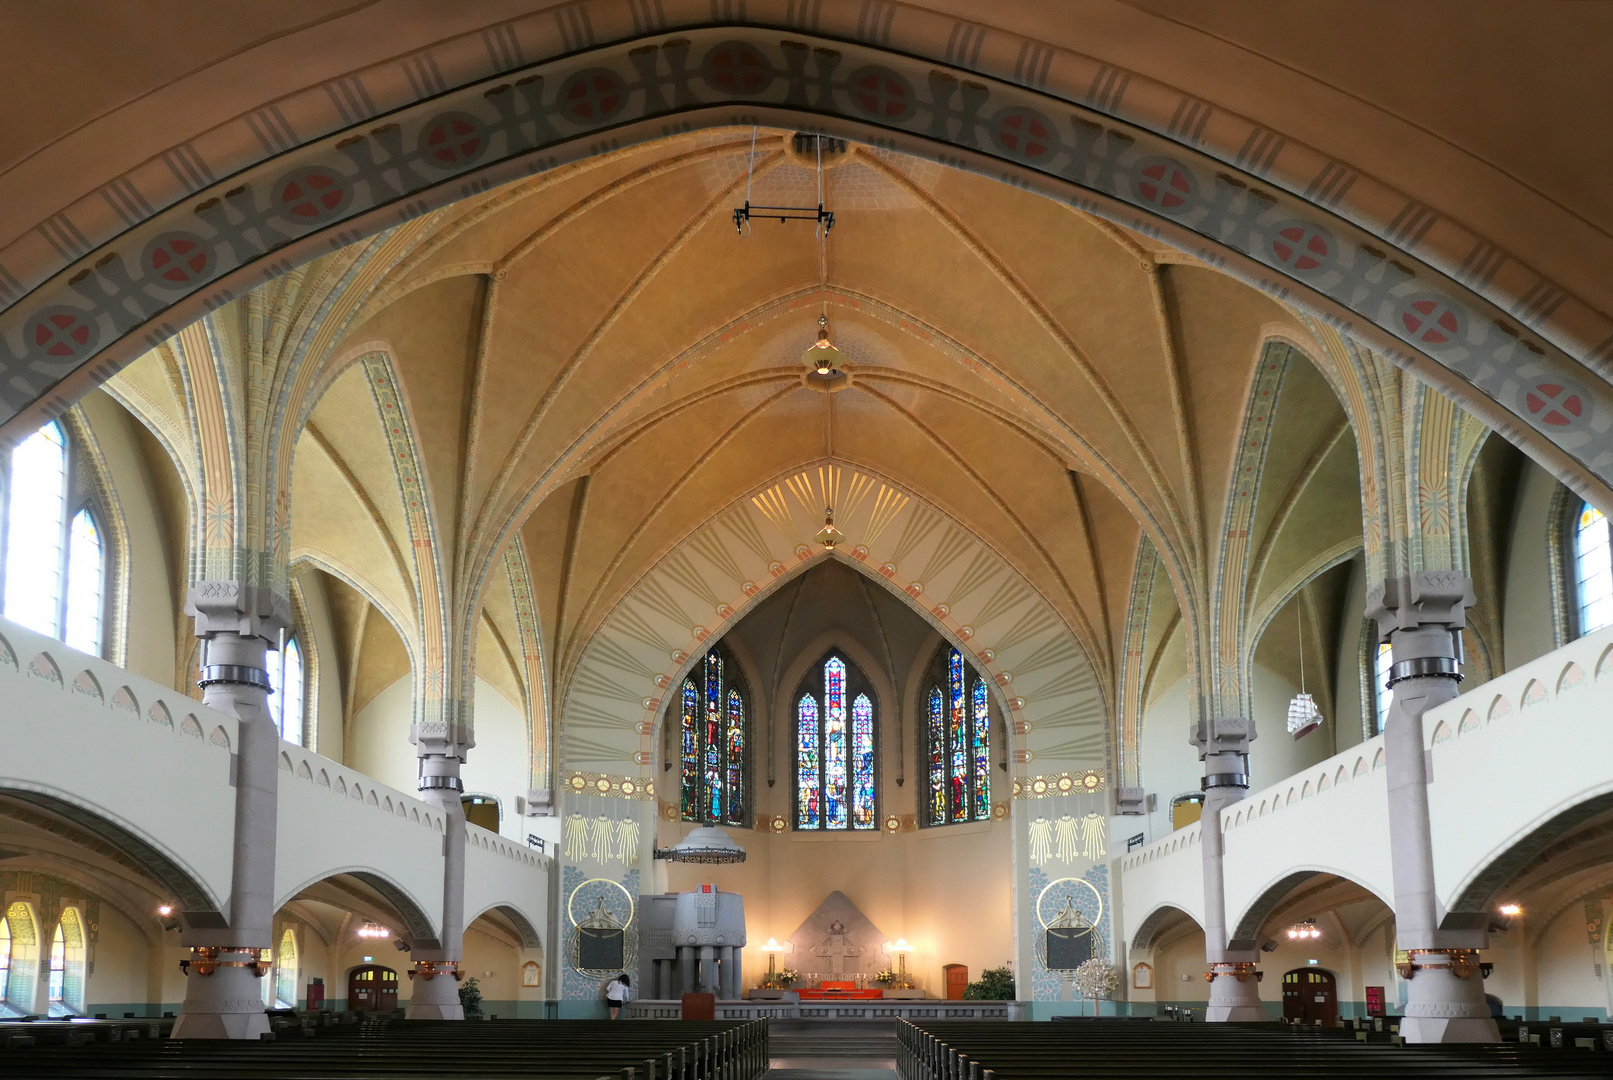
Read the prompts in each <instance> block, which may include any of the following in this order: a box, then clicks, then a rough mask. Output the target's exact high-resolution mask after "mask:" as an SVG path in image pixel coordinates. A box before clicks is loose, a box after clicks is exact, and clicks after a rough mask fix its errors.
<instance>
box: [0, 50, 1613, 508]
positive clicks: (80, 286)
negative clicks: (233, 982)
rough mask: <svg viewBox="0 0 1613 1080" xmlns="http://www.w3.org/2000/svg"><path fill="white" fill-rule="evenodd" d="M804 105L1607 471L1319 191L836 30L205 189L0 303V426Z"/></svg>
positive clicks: (1604, 418) (519, 96)
mask: <svg viewBox="0 0 1613 1080" xmlns="http://www.w3.org/2000/svg"><path fill="white" fill-rule="evenodd" d="M674 118H681V122H678V121H677V120H675V119H674ZM802 121H804V122H807V123H808V124H809V126H820V127H825V128H828V127H834V128H836V129H838V130H842V131H844V132H845V133H847V134H851V135H853V136H854V137H863V138H867V139H868V140H869V141H872V142H875V143H877V144H880V145H885V146H889V147H891V148H894V149H899V150H902V151H905V152H911V153H918V154H928V155H931V156H934V155H936V153H937V148H938V147H939V148H946V151H944V152H942V153H940V155H939V156H941V157H942V159H943V160H945V161H947V162H948V163H950V164H954V165H960V166H968V165H970V164H984V163H985V162H991V161H994V162H996V163H998V166H999V170H1000V171H999V175H1000V177H1001V178H1002V179H1004V180H1007V181H1008V182H1012V183H1026V184H1035V185H1037V186H1044V185H1046V186H1048V187H1049V189H1050V190H1053V191H1060V192H1069V191H1071V190H1074V191H1078V192H1081V194H1080V195H1078V196H1076V197H1074V198H1072V199H1071V201H1072V203H1074V205H1076V206H1078V207H1079V208H1081V209H1083V210H1087V211H1090V212H1093V213H1097V214H1100V215H1103V216H1107V217H1111V218H1114V219H1116V220H1118V221H1120V222H1121V223H1122V224H1125V225H1127V226H1129V227H1132V228H1138V229H1141V230H1142V231H1144V232H1148V233H1150V234H1153V235H1157V236H1160V237H1161V238H1163V239H1167V240H1169V241H1170V242H1173V243H1176V244H1178V245H1179V246H1183V247H1186V248H1188V249H1190V250H1192V251H1193V253H1194V254H1196V255H1199V256H1200V257H1202V258H1204V259H1206V260H1207V261H1209V262H1210V263H1212V264H1213V265H1216V266H1218V267H1220V268H1222V269H1226V270H1231V271H1234V272H1236V273H1238V274H1239V275H1240V276H1242V277H1245V278H1246V279H1248V280H1249V281H1250V283H1251V284H1253V285H1255V286H1257V287H1259V288H1261V289H1263V290H1265V291H1267V292H1272V293H1275V294H1276V295H1278V296H1279V297H1282V298H1284V299H1289V300H1294V299H1295V298H1296V292H1297V294H1298V295H1300V296H1304V297H1307V298H1309V300H1310V301H1311V302H1312V306H1315V307H1316V308H1317V309H1318V310H1320V311H1321V312H1323V314H1324V315H1325V316H1326V317H1328V318H1330V319H1332V320H1333V321H1335V322H1336V323H1338V324H1339V325H1341V326H1342V327H1344V328H1346V329H1349V330H1351V331H1354V332H1365V333H1367V334H1368V335H1369V336H1371V337H1373V338H1374V339H1375V340H1376V341H1377V342H1378V343H1380V344H1385V345H1386V347H1387V351H1388V353H1389V354H1390V355H1391V357H1393V358H1394V359H1396V360H1397V361H1398V362H1401V363H1405V364H1413V365H1417V366H1419V367H1420V369H1421V370H1423V371H1424V373H1425V374H1427V375H1430V376H1431V377H1433V378H1435V379H1437V380H1438V381H1440V383H1441V385H1442V386H1443V388H1444V389H1446V390H1447V392H1450V393H1452V394H1454V395H1456V396H1457V397H1458V398H1459V399H1460V400H1462V401H1463V403H1464V404H1466V405H1468V406H1469V407H1470V408H1471V409H1473V410H1474V411H1476V412H1478V413H1479V414H1480V415H1481V416H1483V417H1484V418H1485V419H1486V420H1488V421H1489V422H1490V423H1491V424H1492V426H1496V427H1507V426H1510V425H1507V424H1506V423H1505V417H1506V415H1510V416H1511V417H1515V418H1517V419H1518V420H1520V421H1522V422H1523V423H1525V424H1526V425H1528V427H1529V428H1530V429H1532V430H1533V431H1534V432H1536V433H1538V435H1539V436H1540V437H1541V438H1542V439H1544V440H1545V441H1544V443H1540V444H1537V449H1539V450H1541V451H1543V452H1546V453H1549V454H1550V456H1552V457H1553V458H1554V459H1555V460H1557V461H1558V462H1559V464H1561V465H1562V466H1563V467H1564V471H1566V472H1568V473H1571V474H1574V475H1573V478H1574V479H1575V480H1578V481H1583V480H1584V479H1585V478H1587V477H1595V478H1596V479H1598V480H1600V481H1602V482H1603V483H1604V484H1605V483H1607V482H1608V481H1610V480H1613V409H1610V407H1609V403H1608V401H1607V400H1606V395H1604V394H1602V393H1601V392H1600V391H1601V388H1600V387H1597V388H1596V392H1594V393H1593V392H1592V390H1591V389H1589V388H1588V387H1587V386H1586V385H1585V383H1584V382H1583V381H1582V379H1584V378H1586V377H1587V376H1586V371H1585V369H1584V368H1583V367H1582V366H1581V365H1580V364H1579V363H1578V362H1577V361H1576V360H1575V359H1574V358H1573V357H1571V356H1569V355H1568V354H1567V353H1565V352H1564V351H1562V350H1561V349H1559V348H1558V347H1556V346H1555V345H1553V344H1551V343H1549V342H1547V341H1544V340H1541V339H1538V338H1537V337H1535V336H1534V335H1532V334H1529V333H1526V332H1525V331H1524V330H1523V329H1522V328H1520V327H1517V326H1515V325H1513V320H1511V319H1510V318H1509V317H1508V316H1507V315H1506V313H1505V312H1503V311H1502V310H1501V309H1500V308H1498V307H1496V306H1495V305H1493V304H1491V303H1490V302H1489V301H1487V300H1485V299H1483V298H1482V297H1480V296H1479V295H1478V294H1476V293H1474V292H1472V291H1471V290H1469V289H1467V288H1466V287H1465V286H1463V285H1461V284H1460V283H1459V282H1458V281H1456V280H1455V279H1454V278H1452V277H1449V276H1446V275H1444V274H1441V273H1439V272H1438V271H1435V270H1434V269H1432V268H1430V267H1428V266H1426V265H1422V264H1419V263H1417V261H1416V260H1415V258H1414V257H1412V256H1410V255H1407V254H1405V253H1404V252H1403V251H1399V250H1396V249H1395V248H1394V247H1393V245H1391V244H1389V243H1387V242H1386V241H1384V240H1382V239H1381V238H1379V237H1377V236H1374V235H1373V234H1371V233H1368V232H1366V231H1364V230H1362V229H1360V228H1358V227H1357V226H1355V225H1353V224H1352V223H1350V222H1349V221H1346V220H1345V219H1344V218H1343V217H1341V216H1339V215H1337V214H1334V213H1332V212H1331V211H1329V210H1327V209H1325V208H1324V207H1323V206H1321V205H1319V204H1317V203H1315V202H1311V201H1308V200H1306V199H1304V198H1301V197H1299V196H1296V195H1293V194H1290V193H1287V192H1284V191H1282V190H1280V189H1278V188H1276V187H1275V186H1273V185H1270V184H1267V183H1265V182H1263V181H1262V180H1260V179H1259V178H1257V177H1255V176H1253V175H1251V174H1246V173H1239V172H1237V171H1236V170H1235V169H1233V168H1231V167H1229V166H1228V165H1226V164H1225V163H1223V162H1220V161H1217V160H1215V159H1212V158H1210V157H1208V156H1206V155H1203V154H1200V153H1198V152H1197V151H1194V150H1192V149H1190V148H1188V147H1185V146H1182V145H1180V144H1177V143H1175V142H1173V141H1171V140H1170V139H1168V138H1166V137H1164V136H1161V135H1158V134H1154V133H1152V132H1149V131H1146V130H1144V129H1142V128H1139V127H1135V126H1132V125H1128V124H1124V123H1121V122H1119V121H1116V120H1114V119H1113V118H1111V117H1108V116H1106V115H1104V114H1102V113H1099V112H1096V111H1093V110H1091V109H1088V108H1085V107H1083V106H1079V105H1075V104H1072V103H1070V102H1067V101H1064V100H1062V99H1059V98H1055V97H1053V96H1051V95H1049V94H1045V93H1042V92H1039V91H1036V90H1032V89H1029V88H1026V87H1022V86H1017V85H1014V84H1010V83H1006V82H1001V81H996V80H991V79H988V78H984V77H979V76H976V75H973V74H968V75H967V76H964V75H961V74H957V73H954V72H952V71H949V70H946V69H944V68H943V67H940V66H938V65H936V64H934V63H931V62H929V61H926V60H923V59H920V58H915V57H909V56H903V55H899V54H895V53H892V52H889V51H888V50H883V49H876V48H871V47H868V46H864V45H860V44H855V43H851V42H843V41H829V40H825V39H818V38H803V36H802V35H788V36H786V35H781V34H780V33H778V32H776V31H770V30H765V29H758V28H735V27H725V28H711V29H699V30H690V31H688V32H686V33H682V34H679V35H678V36H674V37H657V38H656V39H654V40H653V42H652V43H638V44H618V45H613V46H609V47H605V48H601V49H597V50H593V51H590V52H585V53H580V54H575V55H572V56H568V57H565V58H563V59H560V60H554V61H550V62H546V63H543V64H539V65H535V66H533V67H531V68H528V69H524V71H523V72H517V73H511V74H506V75H504V76H501V77H500V78H497V79H488V80H484V81H482V82H480V83H476V84H472V85H468V86H465V87H463V88H460V89H458V90H454V91H450V92H448V93H446V94H443V95H440V96H438V97H436V98H433V99H430V100H428V101H424V102H421V103H419V104H417V105H414V106H410V107H407V108H405V109H402V110H399V111H397V112H395V113H393V114H391V115H390V116H389V117H387V118H385V121H384V122H382V123H379V124H374V123H372V124H371V125H370V126H368V127H367V128H366V129H365V130H363V131H362V132H359V131H356V130H355V129H351V128H350V129H348V130H346V131H343V132H340V133H337V134H333V135H330V136H328V137H326V138H324V139H321V140H317V141H314V142H310V143H308V144H305V145H303V146H301V147H299V148H297V149H295V150H292V151H290V152H288V153H287V154H284V155H282V156H281V157H280V158H278V159H276V160H274V161H270V162H265V163H263V164H261V165H258V166H255V167H252V168H249V169H246V170H243V171H242V172H240V173H238V174H236V175H234V176H231V177H229V178H227V179H225V180H223V181H220V182H218V183H216V184H214V185H213V186H212V187H211V188H206V189H201V190H198V191H197V192H196V193H195V196H194V199H193V200H187V201H186V202H185V203H183V204H178V205H175V206H173V207H171V208H169V209H167V210H165V211H162V212H159V213H156V214H154V215H153V216H151V217H150V218H148V219H146V220H145V221H144V222H142V223H141V224H138V225H136V226H134V227H132V228H130V229H128V230H127V231H126V232H123V233H122V234H121V235H119V236H117V237H115V238H114V239H113V240H111V241H109V242H108V243H107V244H106V245H104V246H103V247H101V248H99V249H96V250H94V251H91V252H89V253H88V254H86V255H85V256H84V257H83V258H82V259H81V260H80V262H78V263H77V264H75V265H74V266H72V267H69V268H68V269H66V270H64V271H62V272H61V273H60V274H58V275H56V276H55V277H53V278H51V279H49V280H48V281H46V282H44V283H43V284H41V285H40V286H38V287H37V288H35V289H33V290H32V291H31V292H30V293H28V294H27V295H26V296H25V297H23V298H22V299H21V300H19V301H18V302H17V303H15V304H14V305H13V306H12V307H11V308H9V309H7V310H6V311H5V312H4V313H0V424H4V423H9V422H10V421H11V420H13V419H17V420H19V423H18V424H17V425H15V426H16V427H25V426H29V422H30V421H31V420H37V419H40V418H43V417H44V416H47V415H51V414H54V413H55V412H59V411H60V410H61V409H62V408H64V407H65V405H66V403H67V401H68V400H69V398H70V396H71V395H72V394H74V393H78V392H82V391H83V390H85V389H87V388H88V387H89V386H90V385H92V384H93V383H94V382H97V381H100V380H102V379H105V378H106V377H108V376H110V375H111V374H112V373H113V372H114V371H116V370H117V368H118V367H119V366H121V365H122V364H124V363H127V362H128V361H129V360H131V359H133V357H134V356H135V355H137V354H138V353H139V352H140V351H143V350H145V349H147V348H150V347H152V346H154V345H155V344H157V343H158V342H160V341H162V340H163V339H165V338H167V337H169V336H171V335H172V334H173V333H174V332H175V331H176V328H177V327H178V326H179V325H183V323H184V322H186V321H188V320H189V319H191V318H194V317H195V316H197V315H198V314H200V313H201V312H203V311H205V310H209V309H211V308H212V307H215V306H217V305H218V304H220V303H224V302H227V301H228V300H229V299H231V298H232V297H233V296H235V295H237V294H238V292H240V291H243V290H245V289H249V288H251V287H254V286H255V285H257V284H258V283H259V282H261V281H262V280H265V279H267V278H272V277H274V276H277V275H279V274H281V273H284V272H286V271H287V270H288V269H290V268H291V266H293V265H295V264H296V263H297V262H299V261H302V260H306V259H309V258H312V257H314V256H315V255H317V254H319V253H320V252H322V251H325V250H328V249H329V248H331V247H340V246H343V245H345V244H349V243H352V242H354V241H356V240H358V239H360V238H362V237H363V236H365V235H367V234H369V233H373V232H377V231H381V230H383V229H385V228H388V227H390V226H392V225H395V224H397V223H399V222H402V221H407V220H409V219H411V218H413V217H417V216H419V215H420V214H423V213H426V212H428V211H429V210H431V209H433V208H435V207H438V206H442V205H446V204H448V203H450V202H453V201H456V200H458V199H461V198H464V197H466V196H468V195H471V194H475V193H477V192H480V191H483V190H486V188H487V187H488V186H489V185H490V184H492V183H494V182H502V181H506V180H511V179H515V178H518V177H520V176H524V175H530V174H532V173H536V172H540V171H544V170H547V169H552V168H554V167H556V166H557V165H559V164H562V163H565V162H569V161H573V160H579V159H582V158H585V157H588V156H592V155H595V154H598V153H600V152H603V151H608V150H611V149H615V148H617V147H619V146H623V145H627V144H630V143H632V142H635V141H646V140H649V139H652V138H655V137H657V136H660V135H664V134H666V133H667V132H670V131H673V130H688V129H690V128H692V127H694V126H697V125H709V126H716V125H733V124H741V125H749V124H755V123H763V122H780V123H784V124H789V123H794V122H802ZM265 261H267V264H268V265H267V266H266V267H264V266H263V264H264V262H265ZM1295 286H1297V287H1298V288H1297V290H1296V289H1295V288H1294V287H1295ZM1428 361H1431V362H1432V364H1433V365H1436V367H1432V368H1431V367H1429V366H1428V364H1427V362H1428ZM1440 369H1443V370H1440ZM1492 406H1498V408H1496V407H1492Z"/></svg>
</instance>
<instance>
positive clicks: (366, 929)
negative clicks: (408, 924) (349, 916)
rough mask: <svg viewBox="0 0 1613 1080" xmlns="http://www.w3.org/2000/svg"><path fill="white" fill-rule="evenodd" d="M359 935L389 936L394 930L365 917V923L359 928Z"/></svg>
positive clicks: (368, 936) (365, 936) (370, 936)
mask: <svg viewBox="0 0 1613 1080" xmlns="http://www.w3.org/2000/svg"><path fill="white" fill-rule="evenodd" d="M358 936H359V937H361V938H389V937H391V936H392V931H390V930H388V929H387V928H386V927H384V926H381V925H379V924H377V923H375V922H373V921H371V920H369V919H365V920H364V925H363V926H361V927H359V928H358Z"/></svg>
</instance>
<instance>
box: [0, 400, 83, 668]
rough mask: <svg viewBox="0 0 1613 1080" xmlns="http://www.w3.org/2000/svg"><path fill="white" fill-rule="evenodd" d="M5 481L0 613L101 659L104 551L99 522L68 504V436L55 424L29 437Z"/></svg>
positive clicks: (0, 513) (0, 517) (0, 510)
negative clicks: (2, 584) (2, 585)
mask: <svg viewBox="0 0 1613 1080" xmlns="http://www.w3.org/2000/svg"><path fill="white" fill-rule="evenodd" d="M3 473H4V475H3V476H0V481H3V483H0V487H3V489H4V492H5V497H4V499H0V526H3V528H0V551H3V558H0V578H3V581H4V588H3V590H0V612H3V613H4V614H5V617H6V618H8V619H12V620H14V621H16V622H19V623H21V624H22V625H24V626H26V627H28V628H29V629H32V630H37V631H39V632H40V633H41V634H49V635H50V636H51V637H55V638H61V639H62V640H63V641H65V642H66V643H67V644H68V645H70V646H72V647H73V648H75V649H78V650H80V651H82V652H87V653H92V654H95V655H100V652H101V637H102V634H101V630H102V625H101V624H102V615H103V610H104V591H105V589H104V583H105V578H106V566H105V563H106V545H105V541H104V537H103V535H102V532H101V528H100V526H99V524H98V523H97V522H96V519H95V516H94V514H93V513H91V511H90V510H89V509H88V508H87V507H82V506H79V507H75V505H74V504H73V503H72V502H70V501H69V500H70V493H71V491H72V490H73V489H74V487H75V485H74V484H73V483H72V480H73V475H74V473H73V454H72V447H71V446H70V445H69V441H68V438H67V432H66V430H65V429H64V428H63V427H62V425H61V424H60V423H58V422H57V421H51V422H50V423H48V424H46V425H45V426H44V427H42V428H40V429H39V430H38V431H36V432H34V433H33V434H32V435H30V436H28V438H26V439H24V440H23V441H22V442H21V443H19V444H17V446H16V448H15V449H13V450H12V451H11V459H10V461H9V463H7V464H6V466H5V468H4V469H3ZM80 502H82V500H80ZM75 510H76V512H75Z"/></svg>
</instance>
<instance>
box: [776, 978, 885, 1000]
mask: <svg viewBox="0 0 1613 1080" xmlns="http://www.w3.org/2000/svg"><path fill="white" fill-rule="evenodd" d="M796 993H798V994H800V995H801V1000H802V1001H845V1000H849V1001H867V1000H869V999H871V998H882V997H884V996H885V991H883V990H881V989H880V988H879V987H877V986H876V987H873V988H872V989H870V990H859V989H857V984H856V983H854V982H849V981H847V982H830V981H829V980H827V979H826V980H824V981H823V982H820V983H819V984H818V985H817V986H815V987H810V988H807V989H802V990H798V991H796Z"/></svg>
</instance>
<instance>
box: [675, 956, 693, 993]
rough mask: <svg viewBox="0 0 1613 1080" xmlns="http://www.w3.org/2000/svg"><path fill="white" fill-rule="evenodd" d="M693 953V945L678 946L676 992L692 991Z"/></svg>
mask: <svg viewBox="0 0 1613 1080" xmlns="http://www.w3.org/2000/svg"><path fill="white" fill-rule="evenodd" d="M694 975H695V954H694V946H693V945H679V946H678V982H679V984H680V985H679V986H678V992H679V993H680V994H692V993H694Z"/></svg>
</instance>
